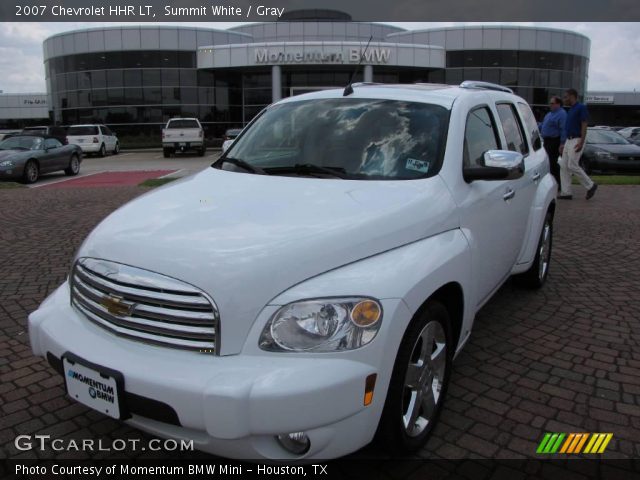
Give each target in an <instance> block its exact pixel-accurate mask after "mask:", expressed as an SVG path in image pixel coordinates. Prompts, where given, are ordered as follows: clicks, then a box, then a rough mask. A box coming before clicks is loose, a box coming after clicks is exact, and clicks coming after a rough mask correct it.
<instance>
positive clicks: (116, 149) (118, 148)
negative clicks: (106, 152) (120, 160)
mask: <svg viewBox="0 0 640 480" xmlns="http://www.w3.org/2000/svg"><path fill="white" fill-rule="evenodd" d="M119 153H120V144H119V143H117V142H116V146H115V148H114V149H113V154H114V155H118V154H119Z"/></svg>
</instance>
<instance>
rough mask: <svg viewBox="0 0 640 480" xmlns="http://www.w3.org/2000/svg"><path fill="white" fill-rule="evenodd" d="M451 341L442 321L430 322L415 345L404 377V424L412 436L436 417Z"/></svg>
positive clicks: (406, 430) (420, 431) (418, 433)
mask: <svg viewBox="0 0 640 480" xmlns="http://www.w3.org/2000/svg"><path fill="white" fill-rule="evenodd" d="M446 365H447V342H446V336H445V333H444V329H443V328H442V325H441V324H440V323H439V322H436V321H430V322H428V323H427V324H426V325H425V326H424V328H423V329H422V331H421V332H420V335H419V336H418V338H417V339H416V342H415V344H414V346H413V350H412V353H411V357H410V358H409V365H408V366H407V373H406V375H405V380H404V392H403V402H402V424H403V427H404V430H405V432H406V434H407V435H408V436H410V437H416V436H418V435H420V434H421V433H422V432H424V430H425V429H426V428H427V427H428V426H429V424H430V423H431V422H432V421H433V418H434V415H435V413H436V411H437V406H438V404H439V402H441V401H442V395H441V391H442V387H443V385H444V378H445V374H446Z"/></svg>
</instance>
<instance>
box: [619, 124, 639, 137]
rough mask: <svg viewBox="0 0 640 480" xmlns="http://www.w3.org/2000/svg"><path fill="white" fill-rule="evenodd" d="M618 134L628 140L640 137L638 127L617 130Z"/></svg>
mask: <svg viewBox="0 0 640 480" xmlns="http://www.w3.org/2000/svg"><path fill="white" fill-rule="evenodd" d="M618 133H619V134H620V135H622V136H623V137H624V138H627V139H628V138H631V137H635V136H636V135H640V127H626V128H623V129H620V130H618Z"/></svg>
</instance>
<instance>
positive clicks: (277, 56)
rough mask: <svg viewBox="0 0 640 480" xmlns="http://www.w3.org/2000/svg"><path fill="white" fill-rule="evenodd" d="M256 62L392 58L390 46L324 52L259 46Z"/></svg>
mask: <svg viewBox="0 0 640 480" xmlns="http://www.w3.org/2000/svg"><path fill="white" fill-rule="evenodd" d="M254 54H255V63H266V64H281V63H358V62H359V61H360V58H362V60H363V61H364V62H366V63H373V64H376V63H377V64H386V63H389V59H390V58H391V49H389V48H377V47H374V48H369V49H366V50H365V49H364V48H357V47H351V48H347V49H343V50H339V51H335V52H323V51H320V50H311V51H305V52H302V51H298V52H285V51H283V50H270V49H268V48H258V49H256V50H255V51H254Z"/></svg>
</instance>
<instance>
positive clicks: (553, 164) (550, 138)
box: [540, 97, 567, 188]
mask: <svg viewBox="0 0 640 480" xmlns="http://www.w3.org/2000/svg"><path fill="white" fill-rule="evenodd" d="M549 108H550V110H549V113H547V114H546V115H545V117H544V120H543V121H542V125H541V126H540V133H541V134H542V138H543V140H544V149H545V150H546V151H547V156H548V157H549V166H550V168H551V174H552V175H553V176H554V178H555V179H556V182H557V183H558V188H560V165H558V157H559V156H560V143H561V142H560V137H561V136H562V131H563V130H564V122H565V121H566V119H567V112H565V111H564V109H563V108H562V100H561V99H560V97H551V100H549Z"/></svg>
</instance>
